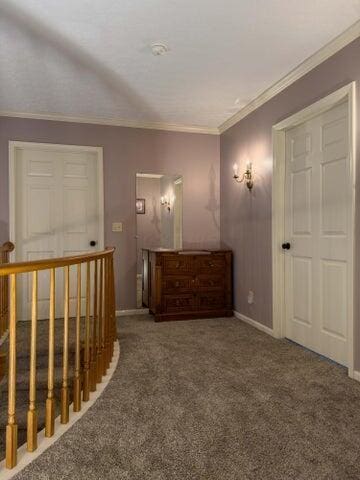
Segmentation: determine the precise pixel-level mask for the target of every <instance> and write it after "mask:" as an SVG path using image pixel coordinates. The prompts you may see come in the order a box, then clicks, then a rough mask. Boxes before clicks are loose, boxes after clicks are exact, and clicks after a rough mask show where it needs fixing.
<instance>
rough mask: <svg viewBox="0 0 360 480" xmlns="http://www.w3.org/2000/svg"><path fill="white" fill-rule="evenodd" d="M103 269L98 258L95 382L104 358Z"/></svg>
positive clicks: (99, 379)
mask: <svg viewBox="0 0 360 480" xmlns="http://www.w3.org/2000/svg"><path fill="white" fill-rule="evenodd" d="M103 280H104V269H103V259H102V258H101V259H100V279H99V281H100V285H99V325H98V341H97V365H96V366H97V379H96V380H97V382H98V383H100V382H101V379H102V374H103V359H104V334H103V333H104V332H103V330H104V322H103V319H104V312H103V288H104V281H103Z"/></svg>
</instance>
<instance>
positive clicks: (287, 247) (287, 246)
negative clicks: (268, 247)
mask: <svg viewBox="0 0 360 480" xmlns="http://www.w3.org/2000/svg"><path fill="white" fill-rule="evenodd" d="M281 247H282V249H283V250H290V243H289V242H286V243H283V244H282V245H281Z"/></svg>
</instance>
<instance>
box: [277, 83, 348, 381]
mask: <svg viewBox="0 0 360 480" xmlns="http://www.w3.org/2000/svg"><path fill="white" fill-rule="evenodd" d="M344 100H347V101H348V106H349V113H348V114H349V156H350V175H351V183H352V202H351V211H350V216H351V219H350V220H351V221H350V229H349V235H350V236H351V239H352V248H351V253H350V259H349V269H348V285H349V288H348V295H349V296H348V304H349V306H350V311H349V316H348V373H349V376H350V377H351V378H353V375H354V345H353V342H354V293H353V289H354V270H355V269H354V258H355V255H354V244H355V241H354V225H355V167H356V132H355V115H356V110H355V82H351V83H349V84H348V85H345V86H344V87H342V88H340V89H339V90H336V91H335V92H333V93H331V94H330V95H328V96H327V97H325V98H322V99H321V100H319V101H318V102H316V103H314V104H312V105H310V106H309V107H306V108H304V109H303V110H301V111H300V112H297V113H295V114H294V115H291V116H290V117H288V118H286V119H285V120H282V121H281V122H279V123H277V124H276V125H274V126H273V128H272V139H273V177H272V281H273V332H274V336H275V337H276V338H283V337H284V336H285V322H286V318H285V256H284V253H283V251H282V248H281V244H282V243H283V242H284V241H285V240H286V239H285V238H284V235H285V131H286V130H288V129H289V128H292V127H295V126H297V125H299V124H301V123H304V122H305V121H307V120H309V119H310V118H313V117H316V116H317V115H319V114H321V113H322V112H325V111H326V110H330V109H331V108H332V107H333V106H335V105H336V104H338V103H339V102H341V101H344Z"/></svg>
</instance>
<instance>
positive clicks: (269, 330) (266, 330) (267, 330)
mask: <svg viewBox="0 0 360 480" xmlns="http://www.w3.org/2000/svg"><path fill="white" fill-rule="evenodd" d="M234 316H235V317H236V318H238V319H239V320H242V321H243V322H245V323H247V324H248V325H251V326H252V327H255V328H257V329H258V330H260V331H261V332H264V333H267V334H268V335H270V336H271V337H274V338H276V335H275V332H274V330H273V329H272V328H270V327H267V326H266V325H263V324H262V323H259V322H257V321H256V320H253V319H252V318H249V317H247V316H246V315H243V314H242V313H239V312H236V311H235V310H234Z"/></svg>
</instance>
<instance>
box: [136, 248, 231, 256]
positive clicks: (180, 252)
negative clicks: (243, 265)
mask: <svg viewBox="0 0 360 480" xmlns="http://www.w3.org/2000/svg"><path fill="white" fill-rule="evenodd" d="M143 250H147V251H149V252H154V253H175V254H178V255H209V254H211V253H228V252H231V250H227V249H205V250H197V249H182V250H174V249H171V248H143Z"/></svg>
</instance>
